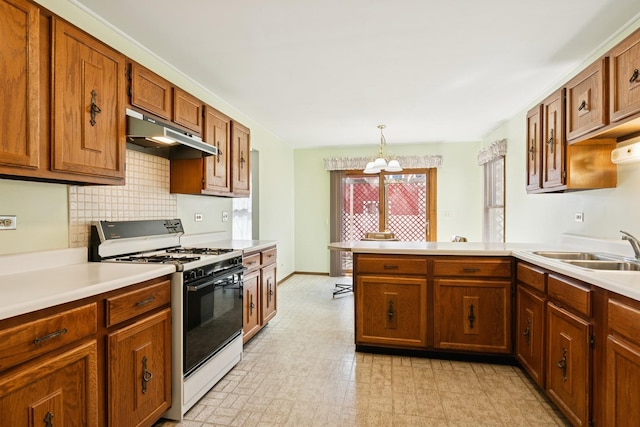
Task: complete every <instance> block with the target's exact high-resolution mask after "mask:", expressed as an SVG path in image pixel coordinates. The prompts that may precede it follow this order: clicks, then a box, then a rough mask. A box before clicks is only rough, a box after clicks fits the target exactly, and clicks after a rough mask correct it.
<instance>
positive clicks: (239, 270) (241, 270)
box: [185, 267, 248, 292]
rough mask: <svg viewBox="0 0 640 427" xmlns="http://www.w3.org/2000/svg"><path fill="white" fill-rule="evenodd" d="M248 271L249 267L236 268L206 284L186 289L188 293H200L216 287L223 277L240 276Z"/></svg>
mask: <svg viewBox="0 0 640 427" xmlns="http://www.w3.org/2000/svg"><path fill="white" fill-rule="evenodd" d="M246 270H248V268H247V267H239V268H234V269H231V270H228V271H225V272H224V273H222V274H220V275H217V277H212V278H210V279H209V280H207V281H206V282H205V283H201V284H199V285H187V286H186V287H185V288H186V289H187V291H188V292H198V291H199V290H201V289H204V288H208V287H209V286H215V285H217V284H218V283H220V279H221V278H223V277H228V276H231V275H233V274H238V273H242V272H244V271H246Z"/></svg>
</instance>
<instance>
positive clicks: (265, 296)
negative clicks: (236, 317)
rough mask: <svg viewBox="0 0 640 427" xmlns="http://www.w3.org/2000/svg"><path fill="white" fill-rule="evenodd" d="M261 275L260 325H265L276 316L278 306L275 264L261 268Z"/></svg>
mask: <svg viewBox="0 0 640 427" xmlns="http://www.w3.org/2000/svg"><path fill="white" fill-rule="evenodd" d="M261 275H262V278H261V285H262V289H261V306H262V313H261V316H262V324H263V325H265V324H267V323H268V322H269V321H270V320H271V319H273V317H274V316H275V315H276V310H277V306H278V292H277V284H276V264H275V263H272V264H269V265H267V266H265V267H262V271H261Z"/></svg>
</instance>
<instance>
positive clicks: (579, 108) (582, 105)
mask: <svg viewBox="0 0 640 427" xmlns="http://www.w3.org/2000/svg"><path fill="white" fill-rule="evenodd" d="M586 108H587V101H585V100H582V102H581V103H580V105H579V106H578V111H582V110H585V109H586Z"/></svg>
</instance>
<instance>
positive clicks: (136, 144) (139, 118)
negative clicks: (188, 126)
mask: <svg viewBox="0 0 640 427" xmlns="http://www.w3.org/2000/svg"><path fill="white" fill-rule="evenodd" d="M127 148H131V149H132V150H137V151H142V152H144V153H147V154H152V155H155V156H160V157H165V158H167V159H196V158H201V157H206V156H215V155H217V154H218V149H217V148H216V147H214V146H213V145H210V144H207V143H206V142H204V141H202V139H200V138H199V137H197V136H194V135H190V134H188V133H186V132H184V131H181V130H179V129H177V128H173V127H171V126H170V125H168V124H166V123H162V122H160V121H158V120H156V119H154V118H153V117H149V116H146V115H144V114H142V113H139V112H137V111H134V110H131V109H129V108H127Z"/></svg>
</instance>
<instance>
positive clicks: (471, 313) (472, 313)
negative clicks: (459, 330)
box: [467, 304, 476, 329]
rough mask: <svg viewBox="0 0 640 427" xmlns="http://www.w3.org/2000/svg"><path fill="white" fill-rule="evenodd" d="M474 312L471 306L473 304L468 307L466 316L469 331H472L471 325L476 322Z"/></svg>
mask: <svg viewBox="0 0 640 427" xmlns="http://www.w3.org/2000/svg"><path fill="white" fill-rule="evenodd" d="M474 311H475V307H474V306H473V304H471V305H470V306H469V315H468V316H467V319H469V329H473V324H474V323H475V321H476V315H475V313H474Z"/></svg>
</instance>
